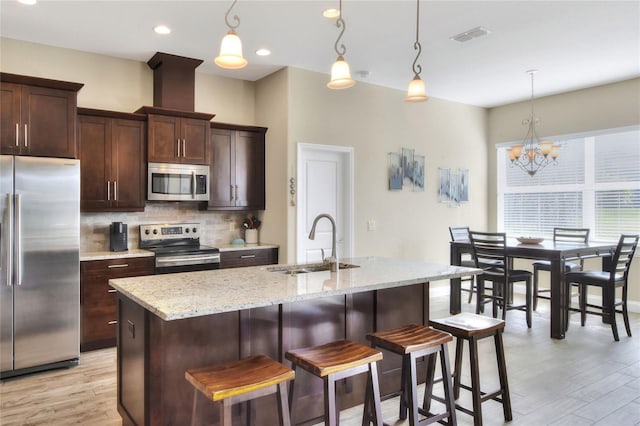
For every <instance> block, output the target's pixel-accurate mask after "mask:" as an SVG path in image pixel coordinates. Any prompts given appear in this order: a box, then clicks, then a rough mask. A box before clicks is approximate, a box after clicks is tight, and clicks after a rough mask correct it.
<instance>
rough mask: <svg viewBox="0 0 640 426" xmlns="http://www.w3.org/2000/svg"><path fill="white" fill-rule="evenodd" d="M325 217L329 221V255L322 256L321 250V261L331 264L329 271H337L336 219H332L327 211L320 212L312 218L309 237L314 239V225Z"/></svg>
mask: <svg viewBox="0 0 640 426" xmlns="http://www.w3.org/2000/svg"><path fill="white" fill-rule="evenodd" d="M323 217H326V218H327V219H329V221H330V222H331V257H327V258H325V257H324V250H323V251H322V258H323V259H322V261H323V262H324V263H329V264H330V265H331V272H337V271H338V265H339V263H338V251H337V250H336V221H335V220H333V218H332V217H331V215H329V214H327V213H321V214H319V215H318V216H316V218H315V219H313V225H311V232H309V239H310V240H314V239H315V238H316V225H317V224H318V221H319V220H320V219H322V218H323Z"/></svg>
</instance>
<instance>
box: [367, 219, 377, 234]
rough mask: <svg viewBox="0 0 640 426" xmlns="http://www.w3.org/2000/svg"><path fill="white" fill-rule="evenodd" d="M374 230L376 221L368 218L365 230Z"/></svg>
mask: <svg viewBox="0 0 640 426" xmlns="http://www.w3.org/2000/svg"><path fill="white" fill-rule="evenodd" d="M375 230H376V221H375V220H373V219H369V220H368V221H367V231H375Z"/></svg>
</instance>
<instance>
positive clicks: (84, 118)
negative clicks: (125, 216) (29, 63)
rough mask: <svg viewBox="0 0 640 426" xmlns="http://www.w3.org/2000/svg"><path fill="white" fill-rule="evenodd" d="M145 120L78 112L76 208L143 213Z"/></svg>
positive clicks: (128, 116)
mask: <svg viewBox="0 0 640 426" xmlns="http://www.w3.org/2000/svg"><path fill="white" fill-rule="evenodd" d="M145 120H146V117H145V116H144V115H140V114H126V113H118V112H112V111H101V110H92V109H86V108H80V109H78V145H79V148H80V209H81V210H82V211H93V212H95V211H143V210H144V206H145V190H146V181H145V176H146V173H145V172H146V163H145V147H146V123H145Z"/></svg>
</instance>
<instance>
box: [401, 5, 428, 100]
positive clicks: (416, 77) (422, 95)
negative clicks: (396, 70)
mask: <svg viewBox="0 0 640 426" xmlns="http://www.w3.org/2000/svg"><path fill="white" fill-rule="evenodd" d="M419 34H420V0H416V41H415V43H413V49H414V50H417V51H418V53H417V54H416V58H415V59H414V60H413V66H412V68H413V80H411V83H409V89H408V90H407V97H406V98H404V100H405V101H407V102H424V101H426V100H427V94H426V92H425V89H424V81H422V79H421V78H420V73H421V72H422V67H421V66H420V65H419V64H417V62H418V58H419V57H420V53H422V46H421V45H420V38H419Z"/></svg>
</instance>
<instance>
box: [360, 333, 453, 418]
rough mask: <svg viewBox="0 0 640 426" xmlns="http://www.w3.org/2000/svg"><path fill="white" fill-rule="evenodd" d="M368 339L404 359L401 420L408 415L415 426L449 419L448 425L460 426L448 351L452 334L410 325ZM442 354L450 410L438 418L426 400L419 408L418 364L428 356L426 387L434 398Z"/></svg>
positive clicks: (446, 396) (370, 335)
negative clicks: (436, 372) (438, 365)
mask: <svg viewBox="0 0 640 426" xmlns="http://www.w3.org/2000/svg"><path fill="white" fill-rule="evenodd" d="M367 339H368V340H370V341H371V344H372V345H373V346H375V347H379V348H383V349H386V350H388V351H391V352H393V353H395V354H398V355H401V356H402V379H401V390H400V414H399V417H400V419H401V420H404V419H406V418H407V411H408V412H409V424H410V425H411V426H417V425H427V424H431V423H435V422H442V420H443V419H445V418H448V419H449V421H448V423H447V424H449V425H455V424H456V409H455V400H454V398H453V386H452V383H451V369H450V367H449V354H448V350H447V343H449V342H451V341H452V340H453V337H451V335H450V334H448V333H445V332H442V331H439V330H435V329H433V328H430V327H425V326H422V325H416V324H410V325H406V326H402V327H399V328H396V329H393V330H388V331H379V332H376V333H370V334H367ZM438 353H440V362H441V364H440V366H441V369H442V377H443V378H444V391H445V397H444V398H443V400H444V402H445V405H446V407H447V408H446V411H444V412H442V413H435V414H434V413H431V412H429V401H427V400H426V399H425V401H424V403H423V406H422V408H420V407H418V389H417V386H418V380H417V374H416V368H417V367H416V361H417V359H418V358H422V357H427V356H428V360H427V377H426V379H425V386H426V388H427V389H428V390H427V391H425V392H426V394H431V389H432V387H433V375H434V371H435V366H436V356H437V355H438ZM419 414H422V415H423V416H425V418H423V419H422V420H419Z"/></svg>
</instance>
